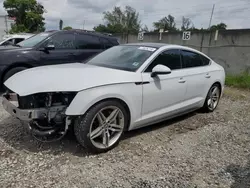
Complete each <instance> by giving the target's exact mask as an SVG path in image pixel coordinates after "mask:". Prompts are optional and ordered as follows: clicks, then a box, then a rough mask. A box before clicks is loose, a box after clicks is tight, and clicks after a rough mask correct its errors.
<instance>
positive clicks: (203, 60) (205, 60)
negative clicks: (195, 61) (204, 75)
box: [200, 55, 210, 65]
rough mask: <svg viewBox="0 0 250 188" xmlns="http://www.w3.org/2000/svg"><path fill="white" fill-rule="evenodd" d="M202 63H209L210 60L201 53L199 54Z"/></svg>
mask: <svg viewBox="0 0 250 188" xmlns="http://www.w3.org/2000/svg"><path fill="white" fill-rule="evenodd" d="M200 57H201V60H202V62H203V65H209V63H210V60H209V59H208V58H206V57H205V56H203V55H200Z"/></svg>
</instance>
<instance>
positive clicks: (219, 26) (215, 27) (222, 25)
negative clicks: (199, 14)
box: [209, 23, 227, 31]
mask: <svg viewBox="0 0 250 188" xmlns="http://www.w3.org/2000/svg"><path fill="white" fill-rule="evenodd" d="M226 29H227V25H226V24H225V23H219V24H217V25H212V26H211V27H210V28H209V30H210V31H215V30H226Z"/></svg>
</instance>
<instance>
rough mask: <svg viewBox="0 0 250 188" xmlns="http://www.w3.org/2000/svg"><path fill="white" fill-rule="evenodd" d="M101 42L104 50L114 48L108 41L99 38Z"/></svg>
mask: <svg viewBox="0 0 250 188" xmlns="http://www.w3.org/2000/svg"><path fill="white" fill-rule="evenodd" d="M101 42H102V43H103V45H104V48H105V49H108V48H111V47H113V46H114V45H113V44H112V43H111V42H110V41H109V40H108V39H105V38H101Z"/></svg>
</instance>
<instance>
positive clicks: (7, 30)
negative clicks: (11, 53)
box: [4, 16, 9, 34]
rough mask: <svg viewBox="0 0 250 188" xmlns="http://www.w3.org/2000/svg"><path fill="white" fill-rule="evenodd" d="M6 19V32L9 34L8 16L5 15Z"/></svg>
mask: <svg viewBox="0 0 250 188" xmlns="http://www.w3.org/2000/svg"><path fill="white" fill-rule="evenodd" d="M4 21H5V28H6V34H9V29H8V22H7V16H4Z"/></svg>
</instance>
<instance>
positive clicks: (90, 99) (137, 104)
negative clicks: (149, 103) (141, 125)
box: [65, 83, 142, 123]
mask: <svg viewBox="0 0 250 188" xmlns="http://www.w3.org/2000/svg"><path fill="white" fill-rule="evenodd" d="M133 96H136V97H133ZM109 98H117V99H120V100H122V101H124V102H125V103H126V104H127V106H128V108H129V110H130V114H131V123H133V122H134V121H136V120H137V119H139V118H140V117H141V109H142V85H136V84H135V83H126V84H114V85H107V86H100V87H95V88H91V89H87V90H83V91H80V92H78V93H77V95H76V96H75V98H74V99H73V101H72V102H71V104H70V105H69V106H68V108H67V109H66V112H65V114H66V115H68V116H79V115H83V114H85V113H86V111H87V110H88V109H89V108H90V107H91V106H93V105H94V104H96V103H97V102H99V101H102V100H105V99H109Z"/></svg>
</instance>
